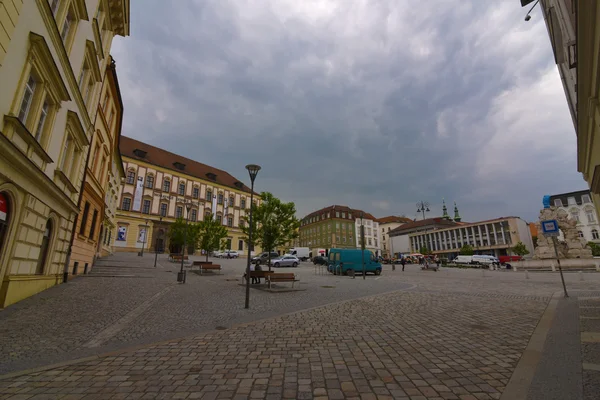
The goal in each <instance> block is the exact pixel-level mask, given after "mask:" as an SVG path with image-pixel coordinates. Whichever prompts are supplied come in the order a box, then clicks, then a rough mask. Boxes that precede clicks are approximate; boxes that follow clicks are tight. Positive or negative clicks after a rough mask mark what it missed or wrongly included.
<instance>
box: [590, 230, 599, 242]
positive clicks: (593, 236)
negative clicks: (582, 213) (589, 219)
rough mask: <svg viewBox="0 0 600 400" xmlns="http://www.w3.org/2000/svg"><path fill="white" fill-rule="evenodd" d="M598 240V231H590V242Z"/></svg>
mask: <svg viewBox="0 0 600 400" xmlns="http://www.w3.org/2000/svg"><path fill="white" fill-rule="evenodd" d="M598 239H600V235H598V230H597V229H592V240H598Z"/></svg>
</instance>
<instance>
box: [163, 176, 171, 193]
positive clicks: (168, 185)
mask: <svg viewBox="0 0 600 400" xmlns="http://www.w3.org/2000/svg"><path fill="white" fill-rule="evenodd" d="M170 191H171V180H170V179H169V178H165V179H164V180H163V192H167V193H169V192H170Z"/></svg>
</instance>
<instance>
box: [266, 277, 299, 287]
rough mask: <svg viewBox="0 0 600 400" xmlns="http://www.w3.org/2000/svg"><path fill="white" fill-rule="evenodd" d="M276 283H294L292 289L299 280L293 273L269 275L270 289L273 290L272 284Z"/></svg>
mask: <svg viewBox="0 0 600 400" xmlns="http://www.w3.org/2000/svg"><path fill="white" fill-rule="evenodd" d="M274 282H292V287H294V283H295V282H298V279H296V274H293V273H272V274H269V275H267V283H268V284H269V289H271V283H274Z"/></svg>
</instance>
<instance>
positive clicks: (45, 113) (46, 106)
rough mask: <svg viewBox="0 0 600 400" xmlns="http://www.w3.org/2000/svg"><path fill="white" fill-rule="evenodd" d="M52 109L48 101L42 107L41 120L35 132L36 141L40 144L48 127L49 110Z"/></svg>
mask: <svg viewBox="0 0 600 400" xmlns="http://www.w3.org/2000/svg"><path fill="white" fill-rule="evenodd" d="M49 108H50V104H49V103H48V100H44V104H43V105H42V111H41V113H40V119H39V120H38V125H37V128H36V130H35V140H37V141H38V142H39V141H40V139H41V138H42V134H43V133H44V126H45V125H46V118H47V117H48V110H49Z"/></svg>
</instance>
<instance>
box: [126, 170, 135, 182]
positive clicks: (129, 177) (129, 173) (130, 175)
mask: <svg viewBox="0 0 600 400" xmlns="http://www.w3.org/2000/svg"><path fill="white" fill-rule="evenodd" d="M126 183H128V184H130V185H133V184H134V183H135V171H127V181H126Z"/></svg>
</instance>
